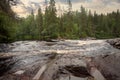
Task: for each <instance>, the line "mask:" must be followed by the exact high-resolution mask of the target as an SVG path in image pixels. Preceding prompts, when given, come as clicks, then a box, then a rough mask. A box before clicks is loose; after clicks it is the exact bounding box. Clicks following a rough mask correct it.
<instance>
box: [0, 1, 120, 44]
mask: <svg viewBox="0 0 120 80" xmlns="http://www.w3.org/2000/svg"><path fill="white" fill-rule="evenodd" d="M10 1H13V3H14V4H13V5H15V4H16V3H15V2H14V0H0V43H9V42H13V41H20V40H50V39H81V38H87V37H93V38H96V39H108V38H116V37H120V11H119V10H116V11H113V12H111V13H107V14H102V13H101V14H97V12H96V11H95V12H91V10H87V9H85V8H84V7H83V6H80V9H79V10H77V11H72V3H71V0H68V1H67V3H68V9H67V11H64V12H63V13H62V14H61V15H60V16H58V14H57V9H56V6H55V4H56V3H55V0H50V1H49V5H48V6H46V8H45V12H44V13H43V11H42V9H41V8H39V9H38V14H37V15H34V13H33V12H31V14H30V15H29V16H28V17H26V18H16V17H15V15H16V14H15V13H14V12H13V11H12V10H11V8H10V4H9V2H10Z"/></svg>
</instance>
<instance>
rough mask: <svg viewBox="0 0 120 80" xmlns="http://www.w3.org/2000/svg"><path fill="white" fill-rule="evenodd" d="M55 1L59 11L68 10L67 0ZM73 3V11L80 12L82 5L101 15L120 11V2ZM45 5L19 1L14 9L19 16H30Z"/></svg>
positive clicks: (81, 0) (83, 0)
mask: <svg viewBox="0 0 120 80" xmlns="http://www.w3.org/2000/svg"><path fill="white" fill-rule="evenodd" d="M48 1H49V0H48ZM55 1H56V5H57V6H56V7H57V9H58V8H59V7H61V9H63V10H67V8H68V5H67V0H55ZM71 2H72V7H73V10H80V7H81V5H82V6H83V7H85V8H86V9H90V10H91V11H92V12H94V11H96V12H97V13H99V14H100V13H109V12H112V11H116V10H117V9H120V0H71ZM44 3H45V0H18V4H17V5H16V6H13V7H12V8H13V10H14V11H15V12H16V13H18V14H19V15H28V14H29V13H31V11H32V10H33V11H34V12H37V9H38V8H39V7H40V6H41V8H42V9H44V7H45V6H44ZM63 10H62V11H63Z"/></svg>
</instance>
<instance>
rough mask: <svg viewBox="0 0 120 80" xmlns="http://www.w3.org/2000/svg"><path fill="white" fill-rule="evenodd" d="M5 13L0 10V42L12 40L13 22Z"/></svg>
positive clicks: (13, 34)
mask: <svg viewBox="0 0 120 80" xmlns="http://www.w3.org/2000/svg"><path fill="white" fill-rule="evenodd" d="M13 21H14V20H13V19H12V18H10V17H9V16H8V15H7V14H5V13H4V12H1V11H0V43H3V42H5V43H8V42H11V41H13V40H14V37H15V27H14V26H15V25H16V24H15V23H13ZM13 25H14V26H13Z"/></svg>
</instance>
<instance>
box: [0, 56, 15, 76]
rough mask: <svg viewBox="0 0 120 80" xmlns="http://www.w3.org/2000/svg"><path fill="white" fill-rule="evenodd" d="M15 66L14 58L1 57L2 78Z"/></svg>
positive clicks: (0, 71)
mask: <svg viewBox="0 0 120 80" xmlns="http://www.w3.org/2000/svg"><path fill="white" fill-rule="evenodd" d="M14 64H15V61H13V56H9V57H1V58H0V76H3V75H4V74H5V73H6V72H8V71H9V70H10V69H11V68H12V66H13V65H14Z"/></svg>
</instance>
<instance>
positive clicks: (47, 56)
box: [0, 40, 120, 80]
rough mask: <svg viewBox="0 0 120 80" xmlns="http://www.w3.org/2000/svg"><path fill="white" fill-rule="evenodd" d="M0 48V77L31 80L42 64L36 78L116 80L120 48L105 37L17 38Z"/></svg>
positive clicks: (119, 72) (118, 78) (118, 76)
mask: <svg viewBox="0 0 120 80" xmlns="http://www.w3.org/2000/svg"><path fill="white" fill-rule="evenodd" d="M0 50H1V51H3V52H1V53H0V72H1V73H0V80H33V78H34V76H35V75H36V74H37V72H38V71H39V70H40V69H41V68H42V66H44V65H46V66H47V68H46V69H45V71H44V72H43V74H42V76H40V80H88V79H89V80H104V79H105V80H120V71H119V70H120V69H119V66H120V62H119V61H120V56H119V54H120V50H119V49H117V48H114V47H113V46H111V45H110V43H108V42H107V41H106V40H86V41H83V40H65V41H57V42H56V41H55V42H45V41H41V42H39V41H18V42H14V43H11V44H8V45H7V51H5V49H4V48H3V47H2V48H1V49H0ZM1 66H2V67H1ZM95 74H96V75H95ZM99 77H100V78H99Z"/></svg>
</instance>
